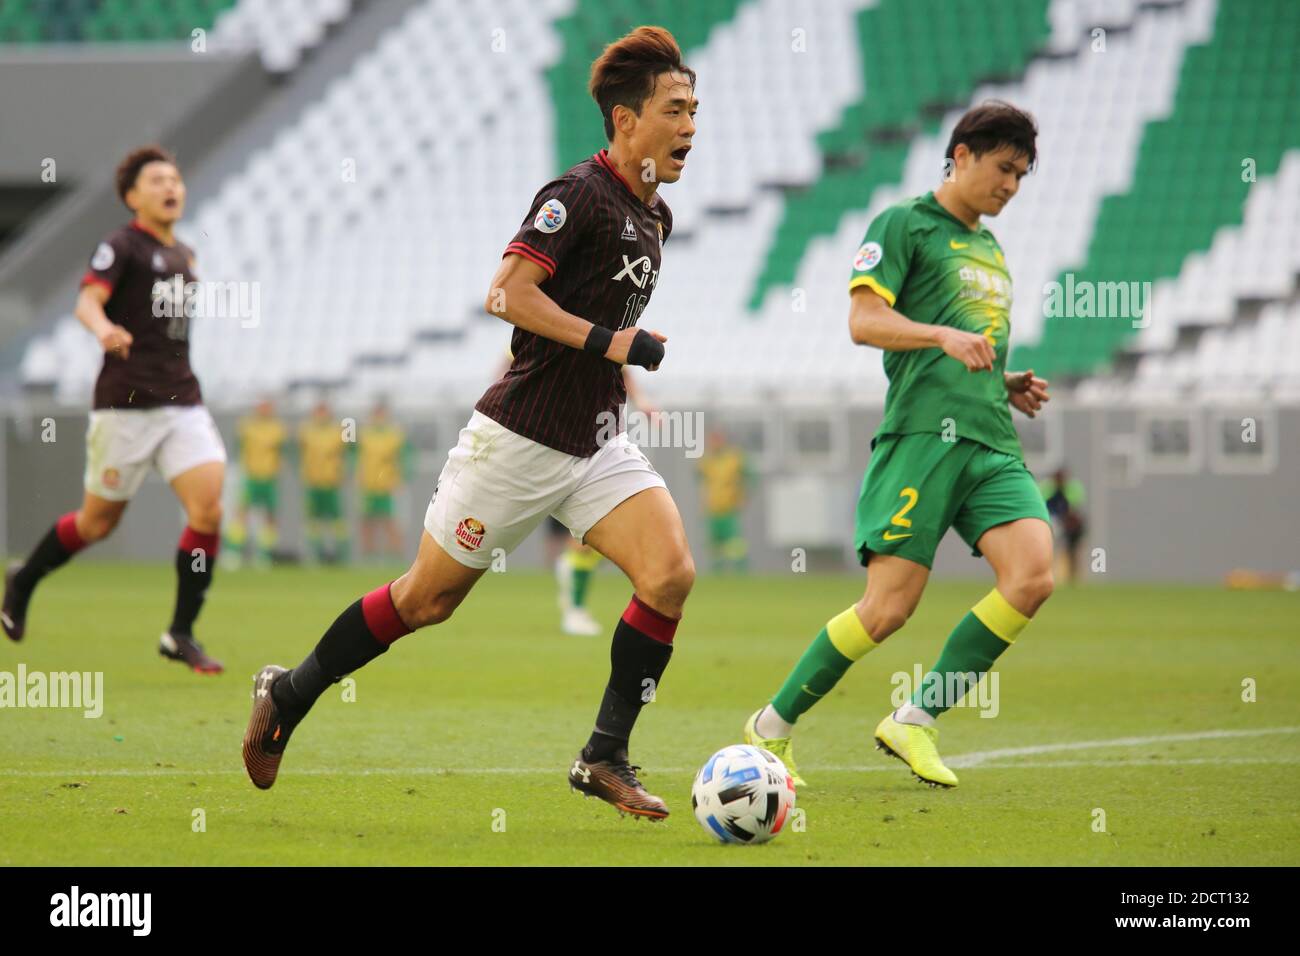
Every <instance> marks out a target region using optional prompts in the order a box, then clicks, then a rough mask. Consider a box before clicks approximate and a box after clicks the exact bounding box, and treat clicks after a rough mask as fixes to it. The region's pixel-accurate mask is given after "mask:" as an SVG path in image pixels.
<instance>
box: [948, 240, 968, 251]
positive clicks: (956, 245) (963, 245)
mask: <svg viewBox="0 0 1300 956" xmlns="http://www.w3.org/2000/svg"><path fill="white" fill-rule="evenodd" d="M948 248H949V249H969V248H970V243H969V242H958V241H957V240H956V239H949V240H948Z"/></svg>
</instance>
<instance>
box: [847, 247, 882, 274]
mask: <svg viewBox="0 0 1300 956" xmlns="http://www.w3.org/2000/svg"><path fill="white" fill-rule="evenodd" d="M884 254H885V250H884V249H882V248H881V247H880V243H878V242H864V243H863V244H862V246H861V247H860V248H859V249H858V254H857V256H855V257H854V259H853V271H854V272H870V271H871V270H872V269H874V268H875V267H876V266H878V265H879V264H880V257H881V256H883V255H884Z"/></svg>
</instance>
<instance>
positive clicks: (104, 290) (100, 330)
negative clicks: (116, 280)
mask: <svg viewBox="0 0 1300 956" xmlns="http://www.w3.org/2000/svg"><path fill="white" fill-rule="evenodd" d="M112 294H113V290H112V289H111V288H109V287H108V286H106V285H103V284H101V283H99V282H87V283H86V284H85V285H83V286H82V287H81V291H80V292H78V293H77V304H76V306H74V307H73V310H72V314H73V315H75V316H76V317H77V321H78V322H80V323H81V324H82V325H84V326H85V327H86V328H87V329H89V330H90V332H91V334H92V335H94V336H95V338H97V339H98V340H99V345H100V348H102V349H103V350H104V351H105V352H109V353H112V354H115V355H117V356H119V357H121V358H127V357H128V355H129V354H130V352H131V343H132V342H133V341H134V339H132V337H131V333H130V332H128V331H127V330H126V329H124V328H122V326H120V325H118V324H116V323H115V322H114V321H113V320H112V319H110V318H109V317H108V313H107V312H105V311H104V306H105V305H106V304H107V303H108V298H109V296H111V295H112Z"/></svg>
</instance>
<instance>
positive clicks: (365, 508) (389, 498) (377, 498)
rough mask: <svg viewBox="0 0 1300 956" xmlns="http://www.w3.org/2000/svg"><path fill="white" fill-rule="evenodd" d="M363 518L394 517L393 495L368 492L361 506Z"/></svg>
mask: <svg viewBox="0 0 1300 956" xmlns="http://www.w3.org/2000/svg"><path fill="white" fill-rule="evenodd" d="M361 514H362V517H365V518H391V517H392V516H393V495H392V493H391V492H388V491H367V492H366V494H365V500H364V502H363V503H362V506H361Z"/></svg>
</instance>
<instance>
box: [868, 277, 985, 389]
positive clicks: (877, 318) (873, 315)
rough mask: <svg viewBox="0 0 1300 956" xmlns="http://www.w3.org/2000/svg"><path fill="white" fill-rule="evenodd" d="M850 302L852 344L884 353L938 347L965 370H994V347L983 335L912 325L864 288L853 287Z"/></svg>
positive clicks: (875, 294)
mask: <svg viewBox="0 0 1300 956" xmlns="http://www.w3.org/2000/svg"><path fill="white" fill-rule="evenodd" d="M849 303H850V304H849V336H850V337H851V338H852V339H853V343H854V344H855V345H870V346H873V347H874V348H878V349H883V350H884V351H886V352H911V351H915V350H916V349H931V348H940V349H943V351H944V352H945V353H946V354H948V355H951V356H952V357H953V358H955V359H956V360H957V361H959V362H961V363H962V364H963V365H965V366H966V368H967V370H968V371H971V372H979V371H992V370H993V346H992V345H990V344H989V342H988V339H986V338H984V336H982V335H978V334H977V333H975V332H963V331H962V330H961V329H954V328H952V327H951V326H948V325H929V324H927V323H925V322H913V321H912V320H911V319H909V318H908V317H907V316H905V315H903V314H902V313H901V312H898V311H896V310H895V309H894V307H893V306H891V305H890V304H889V303H888V302H887V301H886V300H885V299H884V298H883V297H882V296H881V295H880V294H879V293H877V292H876V291H875V290H874V289H872V288H871V287H870V286H867V285H859V286H855V287H854V288H853V290H852V292H851V293H850V298H849Z"/></svg>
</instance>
